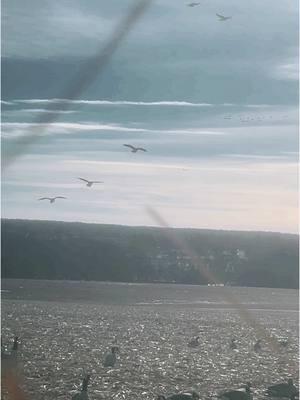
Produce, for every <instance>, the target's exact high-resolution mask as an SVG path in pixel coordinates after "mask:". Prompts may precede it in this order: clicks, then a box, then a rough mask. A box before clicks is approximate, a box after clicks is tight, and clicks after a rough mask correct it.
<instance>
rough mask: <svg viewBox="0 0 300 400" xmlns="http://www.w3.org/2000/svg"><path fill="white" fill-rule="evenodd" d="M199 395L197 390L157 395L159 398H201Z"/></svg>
mask: <svg viewBox="0 0 300 400" xmlns="http://www.w3.org/2000/svg"><path fill="white" fill-rule="evenodd" d="M199 398H200V397H199V395H198V393H196V392H191V393H177V394H172V395H171V396H167V397H165V396H163V395H161V394H160V395H159V396H157V398H156V399H157V400H199Z"/></svg>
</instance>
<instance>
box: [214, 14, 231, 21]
mask: <svg viewBox="0 0 300 400" xmlns="http://www.w3.org/2000/svg"><path fill="white" fill-rule="evenodd" d="M216 16H217V17H219V21H227V20H228V19H231V18H232V17H225V16H224V15H221V14H216Z"/></svg>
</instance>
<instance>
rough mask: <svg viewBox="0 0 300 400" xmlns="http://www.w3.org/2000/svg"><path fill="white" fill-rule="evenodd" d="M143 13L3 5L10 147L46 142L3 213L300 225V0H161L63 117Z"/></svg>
mask: <svg viewBox="0 0 300 400" xmlns="http://www.w3.org/2000/svg"><path fill="white" fill-rule="evenodd" d="M131 4H132V1H127V0H123V1H122V2H120V1H117V0H109V1H104V0H89V1H84V0H60V1H53V0H51V1H50V0H43V1H40V0H27V1H26V2H24V1H23V0H3V2H2V57H3V59H2V75H3V83H2V151H3V152H4V153H8V152H11V151H12V150H14V149H19V147H18V146H20V145H19V142H18V140H19V139H20V137H23V136H24V135H28V134H29V133H31V134H32V133H34V134H37V135H39V134H40V133H42V136H41V137H40V139H39V140H38V141H35V142H34V143H32V145H31V146H29V147H27V148H26V151H25V152H24V153H23V154H22V156H21V157H18V158H17V159H15V160H14V162H12V163H11V164H10V165H9V166H8V167H6V168H4V169H3V171H2V217H5V218H24V219H52V220H64V221H84V222H97V223H113V224H126V225H155V224H156V223H155V221H153V220H152V219H151V216H150V215H149V214H148V213H147V210H146V209H147V207H148V206H151V207H154V208H155V209H157V210H158V211H159V212H160V213H161V214H162V215H163V216H164V217H165V219H166V220H167V221H168V222H169V224H170V225H172V226H177V227H194V228H214V229H235V230H264V231H281V232H296V231H297V189H298V188H297V161H298V154H297V152H298V2H297V1H295V0H284V1H281V2H279V1H277V2H274V1H271V0H265V1H263V2H262V1H259V0H251V2H241V1H238V0H227V1H224V0H201V4H200V5H199V6H197V7H188V6H187V2H185V1H183V0H161V1H154V2H153V3H152V4H151V6H150V8H149V10H148V11H147V12H146V13H145V14H144V16H143V17H142V18H141V19H140V20H139V21H138V23H137V24H136V25H135V27H134V29H133V30H132V32H131V33H130V34H129V36H128V37H127V38H126V39H125V40H124V41H123V42H122V44H121V47H120V48H119V49H118V51H117V52H116V53H115V54H114V55H113V57H112V58H111V60H110V62H109V64H108V65H107V66H106V68H105V71H103V74H101V75H100V76H99V77H97V79H95V80H94V81H93V83H92V84H91V85H90V86H89V88H87V90H85V91H84V92H83V93H82V94H81V95H80V98H77V99H76V100H75V101H70V102H68V109H67V110H64V111H62V110H61V108H60V106H61V102H60V101H59V100H57V99H59V98H61V96H62V93H64V87H65V86H66V85H67V84H68V82H70V80H71V79H72V77H73V76H75V75H76V72H77V71H78V69H80V68H81V66H82V65H83V63H84V62H85V60H86V59H87V58H88V57H89V56H91V55H93V54H94V53H95V51H96V50H97V49H99V47H101V45H104V44H105V43H106V41H107V39H108V38H109V37H110V35H111V34H112V32H113V31H114V29H115V27H116V26H117V24H118V22H119V21H120V19H121V18H122V17H123V16H124V15H125V13H126V12H127V11H128V8H129V7H130V5H131ZM216 13H219V14H222V15H226V16H232V19H230V20H228V21H225V22H220V21H219V20H218V18H217V16H216ZM49 107H51V109H54V110H59V115H58V116H59V118H57V119H55V121H54V122H53V123H52V124H51V126H44V125H43V124H42V123H41V121H43V117H44V116H49V113H47V110H49ZM124 143H132V144H134V145H137V146H143V147H145V148H146V149H147V150H148V151H147V153H140V152H139V153H136V154H133V153H130V151H129V149H127V148H125V147H124V146H123V144H124ZM78 177H84V178H88V179H91V180H100V181H103V182H104V183H103V184H99V185H95V186H93V187H92V188H88V187H85V186H84V184H83V183H82V182H80V181H79V180H78V179H77V178H78ZM56 195H59V196H65V197H67V199H66V200H60V201H59V200H58V201H57V202H56V203H55V204H53V205H50V204H49V203H48V202H47V201H38V200H37V199H38V198H39V197H44V196H56Z"/></svg>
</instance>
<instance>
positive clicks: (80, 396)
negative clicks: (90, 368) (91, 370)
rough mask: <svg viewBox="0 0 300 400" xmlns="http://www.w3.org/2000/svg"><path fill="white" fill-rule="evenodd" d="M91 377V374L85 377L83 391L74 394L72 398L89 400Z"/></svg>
mask: <svg viewBox="0 0 300 400" xmlns="http://www.w3.org/2000/svg"><path fill="white" fill-rule="evenodd" d="M90 377H91V375H87V376H86V377H85V378H83V381H82V386H81V392H80V393H76V394H74V396H72V400H88V398H89V396H88V393H87V390H88V384H89V381H90Z"/></svg>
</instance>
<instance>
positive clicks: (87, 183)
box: [77, 178, 104, 187]
mask: <svg viewBox="0 0 300 400" xmlns="http://www.w3.org/2000/svg"><path fill="white" fill-rule="evenodd" d="M77 179H79V180H81V181H83V182H85V183H86V186H87V187H91V186H93V184H94V183H104V182H102V181H89V180H88V179H84V178H77Z"/></svg>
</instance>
